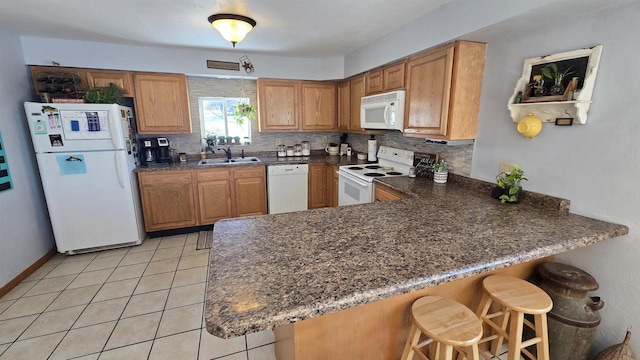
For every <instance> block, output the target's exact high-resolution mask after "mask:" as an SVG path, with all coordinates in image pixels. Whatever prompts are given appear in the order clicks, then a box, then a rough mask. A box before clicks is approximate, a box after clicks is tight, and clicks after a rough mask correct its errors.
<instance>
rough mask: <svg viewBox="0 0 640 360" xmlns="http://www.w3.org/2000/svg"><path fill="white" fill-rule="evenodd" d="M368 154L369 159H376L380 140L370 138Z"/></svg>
mask: <svg viewBox="0 0 640 360" xmlns="http://www.w3.org/2000/svg"><path fill="white" fill-rule="evenodd" d="M367 153H368V154H369V155H368V156H367V160H368V161H376V160H377V156H376V155H377V153H378V140H368V143H367Z"/></svg>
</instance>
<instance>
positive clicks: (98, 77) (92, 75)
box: [85, 69, 133, 97]
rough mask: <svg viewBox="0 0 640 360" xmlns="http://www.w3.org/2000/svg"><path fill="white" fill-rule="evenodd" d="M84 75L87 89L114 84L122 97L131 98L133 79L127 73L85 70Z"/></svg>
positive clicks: (129, 73)
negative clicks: (120, 91)
mask: <svg viewBox="0 0 640 360" xmlns="http://www.w3.org/2000/svg"><path fill="white" fill-rule="evenodd" d="M85 75H86V77H87V86H88V87H89V88H92V87H100V88H102V87H109V85H110V84H114V85H116V86H117V87H118V88H120V89H121V90H122V96H125V97H133V78H132V76H131V72H129V71H117V70H96V69H87V70H86V71H85Z"/></svg>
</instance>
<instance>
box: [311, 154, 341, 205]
mask: <svg viewBox="0 0 640 360" xmlns="http://www.w3.org/2000/svg"><path fill="white" fill-rule="evenodd" d="M337 171H338V165H328V164H325V163H311V164H309V209H317V208H322V207H327V206H338V174H337Z"/></svg>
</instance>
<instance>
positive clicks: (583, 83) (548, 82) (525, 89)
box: [510, 45, 602, 103]
mask: <svg viewBox="0 0 640 360" xmlns="http://www.w3.org/2000/svg"><path fill="white" fill-rule="evenodd" d="M601 54H602V45H597V46H593V47H590V48H584V49H578V50H572V51H567V52H562V53H557V54H552V55H545V56H539V57H535V58H530V59H526V60H525V61H524V66H523V69H522V77H521V78H520V79H519V80H518V82H517V84H516V89H517V92H521V94H522V95H521V98H520V102H523V103H527V102H549V101H573V100H585V97H586V96H581V94H583V93H584V94H585V95H587V96H588V98H589V100H590V98H591V93H592V92H593V87H594V83H595V75H596V72H597V69H598V66H599V64H600V56H601ZM553 66H555V68H553ZM544 69H547V71H546V75H551V76H553V75H555V74H564V76H563V77H562V78H561V79H560V85H561V87H562V89H563V90H562V92H561V93H553V92H552V91H551V87H552V86H553V85H555V78H549V77H547V76H545V74H544ZM536 75H538V76H540V77H542V82H543V84H541V85H540V86H541V89H542V90H541V91H538V92H536V91H535V88H536V83H538V84H539V82H536V80H535V77H536ZM575 77H577V85H576V86H575V89H572V90H571V92H572V93H570V94H565V91H564V90H566V89H567V88H568V87H569V84H570V82H571V81H572V80H573V78H575ZM537 89H540V87H537ZM517 92H516V93H514V96H513V98H512V99H511V100H510V103H515V102H516V101H515V100H516V95H517Z"/></svg>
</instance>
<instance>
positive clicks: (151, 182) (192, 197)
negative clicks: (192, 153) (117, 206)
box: [138, 171, 198, 232]
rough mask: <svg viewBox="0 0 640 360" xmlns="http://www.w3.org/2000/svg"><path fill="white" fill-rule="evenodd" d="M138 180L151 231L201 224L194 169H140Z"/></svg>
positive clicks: (145, 217) (146, 227) (145, 222)
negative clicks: (197, 208)
mask: <svg viewBox="0 0 640 360" xmlns="http://www.w3.org/2000/svg"><path fill="white" fill-rule="evenodd" d="M138 180H139V182H140V197H141V199H142V210H143V215H144V227H145V229H146V230H147V231H148V232H151V231H158V230H167V229H175V228H182V227H190V226H196V225H197V224H198V217H197V215H196V201H197V200H196V192H195V188H194V182H193V173H192V172H191V171H163V172H141V173H138Z"/></svg>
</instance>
